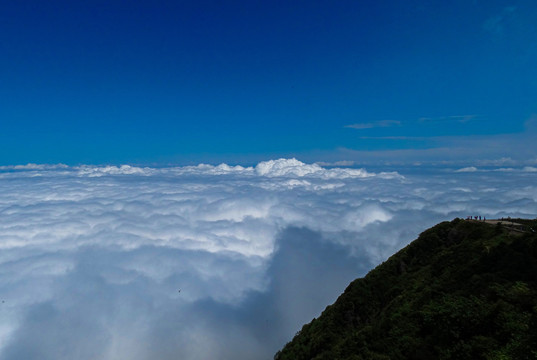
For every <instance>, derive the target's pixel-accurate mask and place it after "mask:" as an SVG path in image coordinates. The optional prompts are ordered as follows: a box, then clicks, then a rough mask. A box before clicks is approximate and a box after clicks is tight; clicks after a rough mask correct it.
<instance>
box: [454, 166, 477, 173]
mask: <svg viewBox="0 0 537 360" xmlns="http://www.w3.org/2000/svg"><path fill="white" fill-rule="evenodd" d="M476 171H478V170H477V168H476V167H475V166H468V167H465V168H462V169H458V170H455V172H476Z"/></svg>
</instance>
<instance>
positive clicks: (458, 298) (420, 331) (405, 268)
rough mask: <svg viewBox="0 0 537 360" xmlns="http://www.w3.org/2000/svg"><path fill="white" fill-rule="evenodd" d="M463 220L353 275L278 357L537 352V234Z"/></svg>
mask: <svg viewBox="0 0 537 360" xmlns="http://www.w3.org/2000/svg"><path fill="white" fill-rule="evenodd" d="M526 225H528V226H529V227H528V231H527V232H525V233H521V234H517V235H513V234H509V232H508V231H507V230H506V229H505V228H503V227H501V226H499V225H489V224H485V223H480V222H474V221H466V220H459V219H455V220H453V221H451V222H443V223H440V224H438V225H436V226H435V227H433V228H431V229H429V230H427V231H425V232H423V233H422V234H421V235H420V236H419V238H418V239H417V240H415V241H413V242H412V243H411V244H409V245H408V246H407V247H405V248H404V249H402V250H401V251H399V252H398V253H397V254H395V255H393V256H392V257H391V258H389V259H388V260H387V261H386V262H384V263H383V264H381V265H379V266H378V267H377V268H375V269H374V270H372V271H371V272H369V273H368V274H367V275H366V276H365V277H364V278H361V279H357V280H355V281H353V282H352V283H351V284H350V285H349V286H348V287H347V289H346V290H345V292H344V293H343V294H342V295H341V296H340V297H339V298H338V300H337V301H336V302H335V303H334V304H333V305H331V306H328V307H327V308H326V310H325V311H324V312H323V313H322V315H321V316H320V317H319V318H318V319H314V320H313V321H312V322H311V323H309V324H307V325H304V327H303V328H302V330H301V331H300V332H299V333H297V335H296V336H295V337H294V339H293V340H292V341H291V342H290V343H288V344H287V345H286V346H285V347H284V348H283V349H282V350H281V351H280V352H278V353H277V354H276V355H275V357H274V358H275V359H277V360H284V359H293V360H295V359H326V360H335V359H423V360H425V359H427V360H429V359H537V235H536V233H534V232H532V230H531V227H533V225H535V221H528V222H527V223H526Z"/></svg>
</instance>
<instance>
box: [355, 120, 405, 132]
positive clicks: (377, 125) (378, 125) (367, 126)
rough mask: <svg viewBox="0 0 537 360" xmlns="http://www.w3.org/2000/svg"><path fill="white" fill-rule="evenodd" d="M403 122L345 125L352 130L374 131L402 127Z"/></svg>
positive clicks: (390, 121) (384, 121)
mask: <svg viewBox="0 0 537 360" xmlns="http://www.w3.org/2000/svg"><path fill="white" fill-rule="evenodd" d="M400 125H401V122H400V121H398V120H380V121H374V122H367V123H356V124H350V125H345V127H346V128H350V129H358V130H361V129H372V128H384V127H392V126H400Z"/></svg>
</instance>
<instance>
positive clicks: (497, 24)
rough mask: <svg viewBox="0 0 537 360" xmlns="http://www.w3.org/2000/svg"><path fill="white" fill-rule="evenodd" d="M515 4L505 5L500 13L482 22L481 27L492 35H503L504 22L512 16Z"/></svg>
mask: <svg viewBox="0 0 537 360" xmlns="http://www.w3.org/2000/svg"><path fill="white" fill-rule="evenodd" d="M516 9H517V7H516V6H506V7H504V8H503V10H502V11H501V13H499V14H497V15H494V16H491V17H490V18H488V19H487V20H486V21H485V22H484V23H483V29H484V30H485V31H487V32H489V33H491V34H493V35H503V33H504V31H505V26H506V23H507V22H508V21H509V19H510V18H512V17H513V16H514V13H515V11H516Z"/></svg>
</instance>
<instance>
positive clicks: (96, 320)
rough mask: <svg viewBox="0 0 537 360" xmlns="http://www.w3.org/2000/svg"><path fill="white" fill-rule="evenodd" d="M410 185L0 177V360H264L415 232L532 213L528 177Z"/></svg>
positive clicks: (331, 176) (256, 175) (152, 172)
mask: <svg viewBox="0 0 537 360" xmlns="http://www.w3.org/2000/svg"><path fill="white" fill-rule="evenodd" d="M424 171H426V169H424V168H423V167H420V169H419V172H418V174H419V175H416V174H415V173H413V172H409V173H408V174H406V175H405V176H404V177H403V176H401V175H400V174H399V173H397V172H389V171H388V172H369V171H366V170H364V169H354V168H332V169H326V168H323V167H321V166H320V165H319V164H304V163H302V162H300V161H298V160H296V159H279V160H271V161H266V162H261V163H259V164H257V165H256V166H255V167H242V166H229V165H226V164H221V165H218V166H213V165H206V164H202V165H198V166H187V167H168V168H148V167H134V166H128V165H123V166H89V165H87V166H79V167H66V166H59V167H47V166H43V167H41V166H40V165H36V166H31V169H30V168H28V167H24V168H17V169H16V168H15V167H5V168H2V169H0V186H1V187H2V192H0V216H1V219H2V220H1V221H0V249H1V251H0V274H1V276H0V295H1V297H2V300H4V301H5V303H2V304H1V305H2V307H1V308H0V312H1V316H2V319H3V321H2V324H0V357H1V358H2V359H7V360H13V359H27V358H32V357H36V356H37V355H36V354H39V358H41V359H64V358H65V359H68V358H74V357H76V358H79V359H86V358H99V359H104V360H107V359H117V358H129V359H140V360H142V359H153V358H159V359H172V358H183V359H206V358H213V359H218V358H222V359H226V358H237V359H241V358H242V359H251V358H270V357H271V356H272V354H273V353H274V351H275V350H277V348H279V347H280V346H281V345H282V344H283V343H284V342H285V341H288V340H289V339H290V337H291V336H292V334H294V332H296V331H297V330H298V329H299V327H300V326H301V325H302V324H303V323H304V322H307V321H309V320H311V318H312V317H313V316H317V315H318V314H319V312H320V311H322V309H324V307H325V306H326V305H327V304H328V303H330V302H332V301H334V300H335V298H336V297H337V295H338V294H339V293H340V292H341V291H343V289H344V288H345V286H346V285H347V283H348V282H349V281H350V280H352V279H353V278H355V277H358V276H361V275H363V274H364V273H365V272H366V271H367V269H369V268H371V266H373V264H376V263H379V262H380V261H382V260H384V259H386V257H388V256H389V255H391V254H392V253H393V252H394V251H396V250H397V249H399V248H401V247H402V246H404V245H405V244H407V243H408V242H409V241H410V240H413V239H414V238H415V237H416V236H417V235H418V233H419V232H421V231H422V230H424V229H425V228H427V227H429V226H431V225H433V224H435V223H436V222H438V221H441V220H445V219H452V218H453V217H456V216H460V217H466V216H467V215H483V216H486V217H487V218H493V217H496V216H498V217H499V216H534V214H535V213H536V212H537V197H536V196H535V194H536V193H537V191H536V190H537V185H535V184H536V183H537V182H536V181H535V179H534V178H533V177H534V170H532V168H530V167H527V168H524V171H512V172H493V171H488V172H482V171H479V172H476V173H475V174H474V173H472V172H470V173H468V174H467V175H465V176H464V177H461V176H460V175H459V174H455V173H452V172H451V173H450V172H449V171H445V170H444V169H440V170H438V169H434V168H433V169H429V170H427V171H426V172H424ZM514 184H516V189H515V187H514ZM319 288H322V289H324V290H323V291H319V290H318V289H319ZM179 289H181V292H179V291H178V290H179ZM51 329H53V330H51ZM88 344H90V345H92V346H89V345H88ZM60 346H63V347H62V348H63V349H64V352H63V353H62V354H63V355H62V354H58V352H57V351H56V350H57V349H58V347H60ZM75 354H76V355H75ZM62 356H63V357H62Z"/></svg>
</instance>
